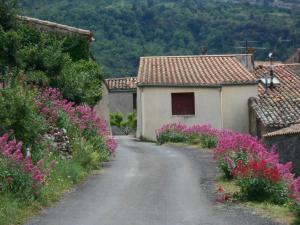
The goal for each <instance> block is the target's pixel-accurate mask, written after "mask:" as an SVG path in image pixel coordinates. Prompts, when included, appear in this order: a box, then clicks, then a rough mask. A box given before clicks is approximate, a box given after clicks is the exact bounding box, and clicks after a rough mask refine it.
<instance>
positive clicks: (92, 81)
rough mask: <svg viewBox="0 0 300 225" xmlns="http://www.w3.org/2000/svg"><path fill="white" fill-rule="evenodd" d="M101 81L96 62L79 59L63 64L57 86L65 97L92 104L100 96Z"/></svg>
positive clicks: (101, 76) (94, 103)
mask: <svg viewBox="0 0 300 225" xmlns="http://www.w3.org/2000/svg"><path fill="white" fill-rule="evenodd" d="M102 81H103V75H102V73H101V70H100V68H99V66H98V65H97V63H95V62H92V61H83V60H80V61H78V62H75V63H69V64H66V65H65V66H64V69H63V70H62V73H61V75H60V76H59V78H58V87H59V88H60V89H61V90H62V92H63V94H64V96H65V97H66V98H67V99H69V100H71V101H73V102H76V103H78V104H79V103H86V104H88V105H91V106H94V105H96V104H97V103H98V101H99V100H100V99H101V97H102Z"/></svg>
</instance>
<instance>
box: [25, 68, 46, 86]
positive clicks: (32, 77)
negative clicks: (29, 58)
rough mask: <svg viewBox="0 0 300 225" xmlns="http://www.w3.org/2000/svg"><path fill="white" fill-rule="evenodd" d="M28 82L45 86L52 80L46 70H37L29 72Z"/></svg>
mask: <svg viewBox="0 0 300 225" xmlns="http://www.w3.org/2000/svg"><path fill="white" fill-rule="evenodd" d="M27 82H28V83H29V84H33V85H38V86H40V87H43V86H47V85H48V84H49V82H50V80H49V78H48V76H47V75H46V74H45V73H44V72H42V71H38V70H36V71H29V72H27Z"/></svg>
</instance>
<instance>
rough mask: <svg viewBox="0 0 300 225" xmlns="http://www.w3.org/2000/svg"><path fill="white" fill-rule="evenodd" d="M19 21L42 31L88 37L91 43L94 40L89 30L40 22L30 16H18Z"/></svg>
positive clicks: (44, 21)
mask: <svg viewBox="0 0 300 225" xmlns="http://www.w3.org/2000/svg"><path fill="white" fill-rule="evenodd" d="M17 19H18V20H20V21H22V22H26V23H28V24H31V25H34V26H36V27H39V28H41V29H45V30H47V31H49V30H50V31H55V32H59V33H69V34H70V33H71V34H77V35H81V36H84V37H86V38H87V39H88V40H89V41H92V39H93V33H92V32H91V31H89V30H83V29H79V28H76V27H71V26H67V25H63V24H59V23H54V22H50V21H46V20H40V19H36V18H32V17H28V16H17Z"/></svg>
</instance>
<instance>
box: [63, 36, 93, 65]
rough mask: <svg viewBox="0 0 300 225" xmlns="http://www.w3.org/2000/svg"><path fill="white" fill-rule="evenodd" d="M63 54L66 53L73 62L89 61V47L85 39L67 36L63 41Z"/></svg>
mask: <svg viewBox="0 0 300 225" xmlns="http://www.w3.org/2000/svg"><path fill="white" fill-rule="evenodd" d="M62 48H63V52H64V53H68V54H69V55H70V57H71V58H72V60H73V61H78V60H81V59H83V60H89V57H90V50H89V49H90V46H89V42H88V41H87V40H86V39H85V38H81V37H76V36H74V37H72V36H67V37H65V38H64V39H63V44H62Z"/></svg>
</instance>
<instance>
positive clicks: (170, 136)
mask: <svg viewBox="0 0 300 225" xmlns="http://www.w3.org/2000/svg"><path fill="white" fill-rule="evenodd" d="M157 141H158V142H159V143H160V144H163V143H167V142H173V143H180V142H183V143H185V142H189V137H188V135H186V134H184V133H181V132H173V131H171V132H169V131H167V132H164V133H162V134H161V135H160V136H159V138H158V140H157Z"/></svg>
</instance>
